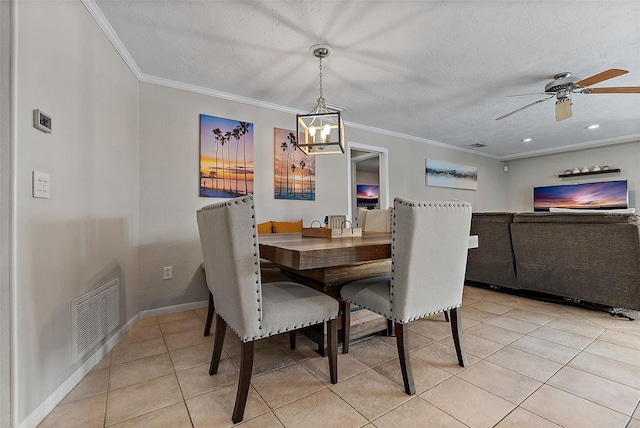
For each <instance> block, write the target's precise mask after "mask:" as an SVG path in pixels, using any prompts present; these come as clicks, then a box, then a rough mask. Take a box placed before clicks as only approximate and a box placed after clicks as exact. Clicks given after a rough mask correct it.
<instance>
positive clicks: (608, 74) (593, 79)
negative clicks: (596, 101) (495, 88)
mask: <svg viewBox="0 0 640 428" xmlns="http://www.w3.org/2000/svg"><path fill="white" fill-rule="evenodd" d="M627 73H628V71H627V70H620V69H617V68H612V69H609V70H605V71H603V72H602V73H598V74H594V75H593V76H590V77H587V78H586V79H580V78H579V77H577V76H574V75H573V74H571V73H569V72H564V73H559V74H556V75H555V76H553V79H554V80H553V81H552V82H549V83H547V85H546V86H545V87H544V92H545V94H547V95H549V97H548V98H543V99H541V100H538V101H535V102H533V103H531V104H527V105H526V106H524V107H520V108H519V109H516V110H513V111H512V112H510V113H507V114H505V115H503V116H500V117H498V118H496V120H502V119H504V118H507V117H509V116H511V115H512V114H515V113H518V112H520V111H522V110H525V109H528V108H529V107H532V106H534V105H536V104H539V103H542V102H545V101H547V100H550V99H551V98H553V97H555V98H556V122H560V121H563V120H566V119H569V118H570V117H571V116H572V112H571V104H572V103H571V95H572V94H640V86H620V87H609V88H588V86H591V85H595V84H596V83H600V82H603V81H605V80H609V79H613V78H614V77H618V76H622V75H623V74H627Z"/></svg>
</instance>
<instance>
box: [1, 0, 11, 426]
mask: <svg viewBox="0 0 640 428" xmlns="http://www.w3.org/2000/svg"><path fill="white" fill-rule="evenodd" d="M10 117H11V3H10V2H8V1H3V2H0V385H2V388H0V427H8V426H10V424H11V422H10V415H11V405H10V404H11V401H10V400H11V394H10V385H11V371H10V367H11V359H10V355H11V346H10V344H11V329H10V326H11V318H10V315H9V314H10V299H11V294H10V292H9V283H10V276H9V272H10V266H11V265H10V262H9V257H10V250H9V248H10V246H9V242H10V240H11V239H10V237H11V234H10V231H9V224H10V221H9V219H10V216H11V131H10V130H11V119H10Z"/></svg>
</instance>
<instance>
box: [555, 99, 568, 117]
mask: <svg viewBox="0 0 640 428" xmlns="http://www.w3.org/2000/svg"><path fill="white" fill-rule="evenodd" d="M571 116H572V113H571V99H569V98H566V99H564V100H558V101H556V122H560V121H563V120H567V119H569V118H570V117H571Z"/></svg>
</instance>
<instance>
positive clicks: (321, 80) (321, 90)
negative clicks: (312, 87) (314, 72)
mask: <svg viewBox="0 0 640 428" xmlns="http://www.w3.org/2000/svg"><path fill="white" fill-rule="evenodd" d="M320 98H322V56H321V57H320Z"/></svg>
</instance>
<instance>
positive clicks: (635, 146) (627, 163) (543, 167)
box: [505, 141, 640, 212]
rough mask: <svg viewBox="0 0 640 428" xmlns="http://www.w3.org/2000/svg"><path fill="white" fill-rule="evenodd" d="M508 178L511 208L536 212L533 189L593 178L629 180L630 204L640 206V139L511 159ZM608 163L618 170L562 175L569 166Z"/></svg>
mask: <svg viewBox="0 0 640 428" xmlns="http://www.w3.org/2000/svg"><path fill="white" fill-rule="evenodd" d="M508 165H509V172H508V173H506V174H505V176H506V179H507V182H506V184H507V201H508V211H515V212H523V211H524V212H527V211H533V188H534V187H536V186H549V185H557V184H572V183H587V182H593V181H608V180H627V181H628V189H629V206H630V207H633V208H636V210H638V208H640V205H639V202H638V196H639V195H640V192H639V190H640V141H635V142H631V143H626V144H617V145H611V146H605V147H599V148H592V149H585V150H577V151H573V152H566V153H558V154H553V155H547V156H539V157H534V158H527V159H520V160H514V161H510V162H508ZM594 165H599V166H603V165H608V166H609V167H610V168H620V169H621V171H620V172H619V173H611V174H602V175H587V176H582V177H571V178H559V177H558V175H559V174H564V172H565V171H566V170H567V169H570V170H572V169H573V168H576V167H578V168H583V167H585V166H586V167H588V168H592V167H593V166H594Z"/></svg>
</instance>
